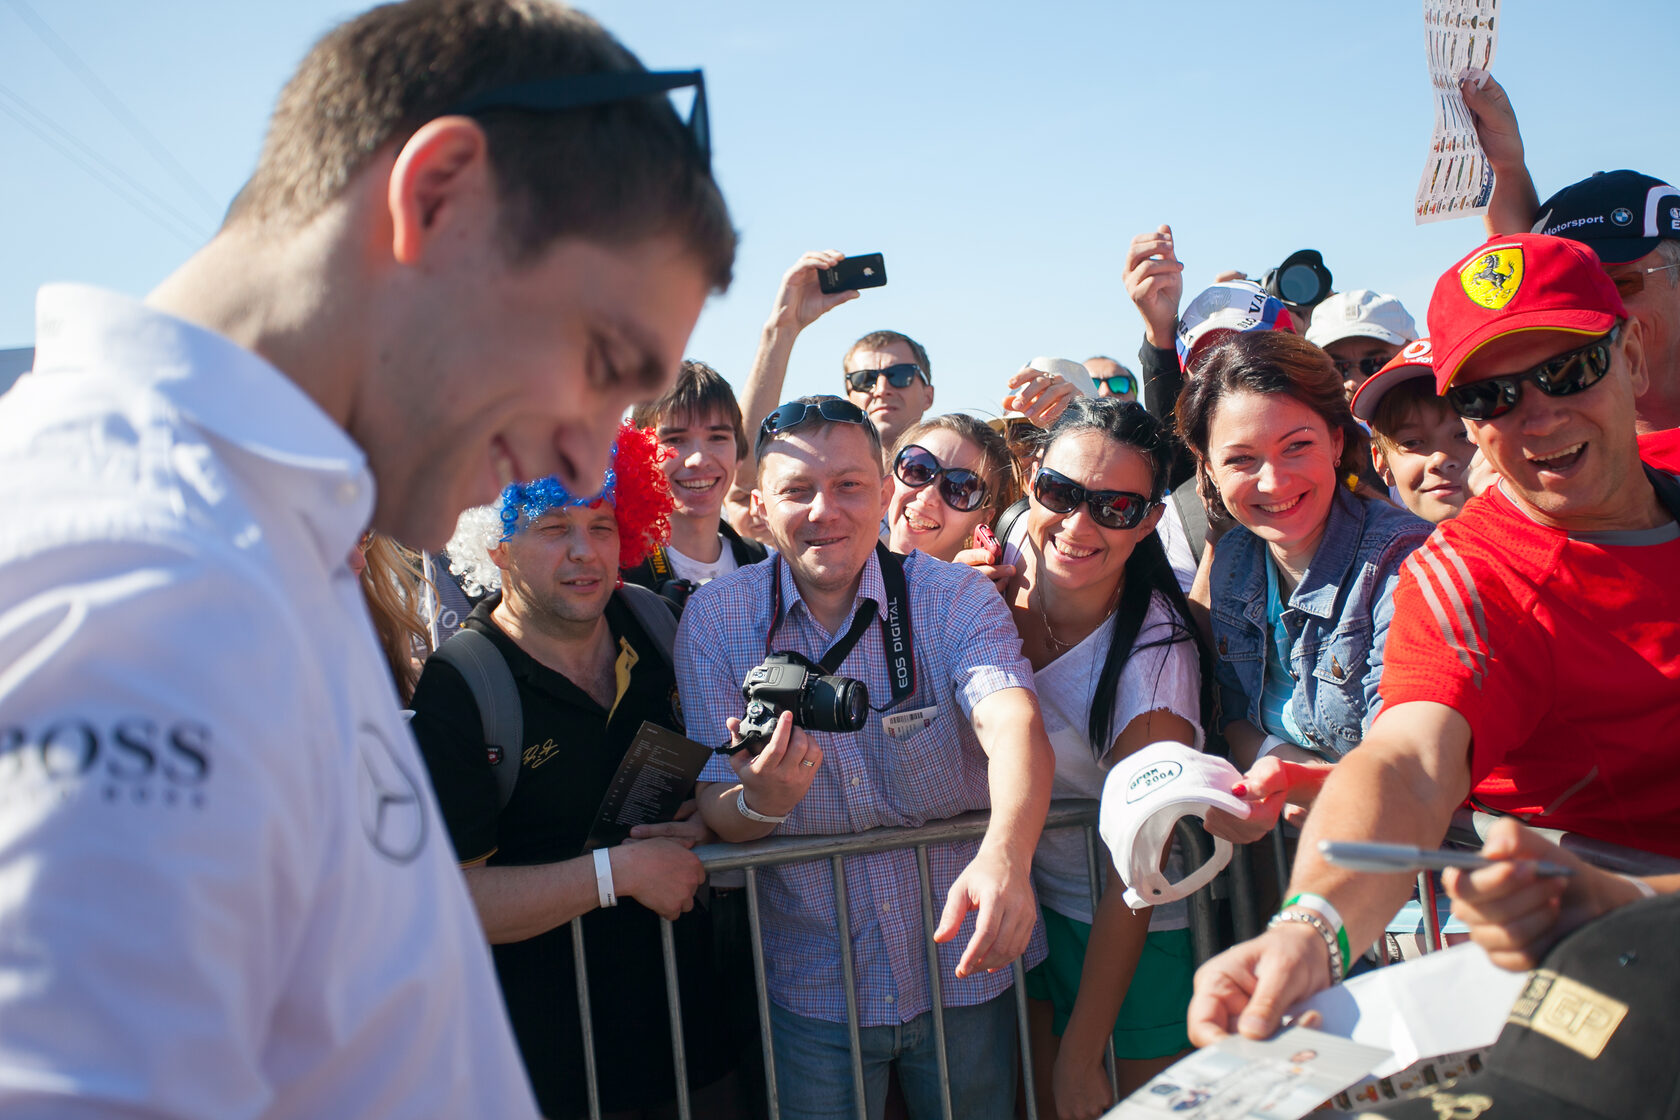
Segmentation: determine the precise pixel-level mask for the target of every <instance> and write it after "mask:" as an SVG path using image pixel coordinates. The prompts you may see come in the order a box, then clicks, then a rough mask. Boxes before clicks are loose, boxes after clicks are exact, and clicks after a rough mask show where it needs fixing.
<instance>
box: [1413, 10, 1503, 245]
mask: <svg viewBox="0 0 1680 1120" xmlns="http://www.w3.org/2000/svg"><path fill="white" fill-rule="evenodd" d="M1501 18H1502V17H1501V7H1500V0H1424V2H1423V34H1424V45H1425V57H1426V58H1427V59H1428V62H1429V84H1430V87H1431V90H1432V92H1433V95H1434V101H1435V131H1434V134H1433V136H1432V137H1431V138H1430V145H1429V158H1428V159H1427V160H1426V161H1425V162H1424V166H1423V175H1422V177H1421V178H1419V180H1418V189H1417V204H1416V217H1417V221H1418V224H1420V225H1421V224H1423V223H1424V222H1439V221H1445V220H1446V219H1448V218H1464V217H1469V216H1471V215H1477V214H1482V213H1484V212H1486V210H1487V205H1488V199H1489V198H1490V197H1491V196H1492V194H1493V169H1492V168H1491V167H1489V166H1488V162H1487V157H1486V156H1485V155H1484V154H1483V153H1482V146H1481V143H1480V142H1479V141H1478V140H1477V139H1476V126H1475V122H1474V121H1473V120H1472V119H1471V117H1470V110H1469V109H1468V108H1466V107H1465V105H1464V97H1463V95H1462V94H1461V93H1459V89H1458V79H1459V76H1460V75H1461V74H1463V73H1464V71H1465V70H1482V71H1485V70H1487V69H1488V68H1489V67H1490V66H1492V65H1493V56H1494V52H1495V51H1496V50H1497V49H1498V46H1499V24H1500V22H1501Z"/></svg>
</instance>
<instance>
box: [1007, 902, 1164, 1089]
mask: <svg viewBox="0 0 1680 1120" xmlns="http://www.w3.org/2000/svg"><path fill="white" fill-rule="evenodd" d="M1039 913H1041V914H1043V915H1044V933H1045V936H1046V938H1047V940H1048V941H1049V943H1050V955H1049V956H1047V957H1045V958H1044V960H1043V961H1042V962H1041V963H1040V964H1039V965H1038V967H1037V968H1033V969H1030V970H1029V971H1028V972H1027V995H1028V997H1030V998H1032V999H1044V1000H1049V1001H1050V1003H1051V1005H1052V1006H1053V1007H1054V1008H1055V1019H1054V1025H1053V1027H1052V1029H1053V1030H1054V1031H1055V1033H1056V1036H1057V1037H1060V1036H1061V1034H1062V1032H1063V1031H1065V1030H1067V1023H1068V1016H1069V1015H1071V1014H1072V1013H1073V1001H1074V998H1075V997H1076V996H1077V995H1078V994H1079V974H1080V971H1081V970H1082V969H1083V968H1084V967H1085V946H1086V944H1087V943H1088V942H1089V941H1090V940H1091V927H1090V925H1089V924H1088V923H1086V922H1080V921H1076V920H1074V919H1073V918H1070V917H1068V916H1067V915H1066V914H1059V913H1057V912H1056V911H1054V910H1048V909H1045V908H1044V907H1042V906H1041V907H1039ZM1195 972H1196V965H1195V956H1194V954H1193V952H1192V950H1191V946H1190V931H1189V930H1187V929H1169V930H1162V931H1160V932H1158V933H1151V934H1150V935H1149V936H1148V937H1146V938H1144V942H1143V953H1142V954H1141V955H1140V956H1139V957H1138V966H1137V971H1136V972H1135V973H1134V974H1133V975H1132V985H1131V987H1130V988H1128V989H1126V1000H1125V1002H1124V1003H1122V1004H1121V1005H1120V1017H1119V1018H1118V1019H1116V1020H1115V1021H1114V1056H1115V1057H1116V1058H1134V1059H1136V1058H1165V1057H1168V1056H1169V1055H1172V1054H1176V1053H1178V1052H1179V1051H1181V1050H1188V1049H1189V1048H1190V1036H1189V1035H1188V1034H1187V1033H1186V1030H1185V1016H1186V1012H1188V1010H1189V1008H1190V985H1191V981H1192V979H1193V978H1194V976H1195Z"/></svg>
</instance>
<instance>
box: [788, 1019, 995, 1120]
mask: <svg viewBox="0 0 1680 1120" xmlns="http://www.w3.org/2000/svg"><path fill="white" fill-rule="evenodd" d="M770 1029H771V1033H772V1035H773V1036H774V1042H775V1053H776V1087H777V1091H778V1095H779V1097H780V1099H781V1108H782V1116H783V1117H785V1118H786V1120H852V1117H854V1116H856V1115H857V1106H856V1105H855V1104H854V1103H853V1096H852V1050H851V1042H850V1040H849V1038H848V1037H847V1032H846V1024H844V1023H830V1022H828V1021H827V1020H825V1019H807V1018H806V1017H804V1016H803V1015H795V1014H794V1013H793V1012H791V1011H788V1010H787V1009H785V1008H783V1007H779V1006H777V1005H776V1004H775V1003H774V1002H772V1003H771V1004H770ZM1017 1030H1018V1028H1017V1026H1016V1020H1015V992H1014V991H1013V990H1010V991H1008V992H1005V993H1004V994H1003V995H1001V996H998V997H997V998H995V999H992V1000H990V1001H988V1002H986V1003H982V1004H979V1005H978V1006H975V1007H947V1008H946V1009H945V1047H946V1058H947V1063H948V1068H949V1069H950V1072H951V1115H953V1116H961V1117H964V1118H965V1120H970V1118H972V1120H1012V1118H1013V1116H1014V1115H1015V1063H1016V1053H1015V1039H1016V1031H1017ZM858 1042H859V1045H860V1046H861V1048H862V1052H863V1088H864V1096H865V1097H866V1098H867V1103H868V1105H869V1115H870V1117H872V1118H874V1120H879V1117H880V1116H881V1114H882V1112H883V1111H884V1109H885V1107H886V1100H887V1069H888V1067H889V1066H895V1065H896V1066H897V1067H898V1083H899V1085H900V1087H901V1088H903V1090H904V1098H905V1103H906V1104H907V1105H908V1106H909V1109H910V1116H911V1120H931V1118H933V1117H937V1116H938V1115H939V1114H940V1111H939V1050H938V1043H937V1041H936V1039H935V1037H934V1032H933V1012H931V1011H926V1012H923V1013H922V1014H920V1015H918V1016H916V1017H915V1018H914V1019H912V1020H910V1021H909V1022H908V1023H902V1024H900V1025H898V1026H894V1027H862V1028H860V1029H859V1030H858Z"/></svg>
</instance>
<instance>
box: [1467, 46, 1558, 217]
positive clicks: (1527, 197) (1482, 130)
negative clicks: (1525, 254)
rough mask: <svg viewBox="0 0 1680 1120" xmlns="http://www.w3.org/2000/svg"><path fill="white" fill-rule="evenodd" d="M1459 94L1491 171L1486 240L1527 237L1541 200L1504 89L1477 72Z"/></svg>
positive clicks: (1514, 116) (1468, 79)
mask: <svg viewBox="0 0 1680 1120" xmlns="http://www.w3.org/2000/svg"><path fill="white" fill-rule="evenodd" d="M1458 88H1459V91H1460V92H1461V93H1462V94H1463V95H1464V106H1465V108H1467V109H1469V110H1470V116H1471V117H1472V118H1473V119H1474V120H1475V122H1476V139H1477V140H1478V141H1480V142H1481V145H1482V153H1483V154H1484V155H1486V156H1487V161H1488V166H1490V167H1492V168H1493V196H1492V197H1491V198H1490V199H1488V209H1487V213H1486V214H1485V215H1483V219H1482V220H1483V221H1484V222H1485V223H1486V224H1487V232H1488V236H1489V237H1498V236H1500V235H1502V234H1508V233H1527V232H1528V231H1529V229H1530V228H1531V227H1532V226H1533V225H1534V219H1535V216H1536V215H1538V214H1539V212H1540V195H1539V194H1538V193H1537V192H1536V191H1535V189H1534V180H1533V178H1532V177H1530V175H1529V173H1528V164H1527V163H1526V162H1525V160H1524V157H1523V141H1522V133H1521V132H1520V131H1519V130H1518V129H1517V114H1516V110H1514V109H1512V108H1511V99H1510V98H1509V97H1507V96H1506V95H1505V87H1504V86H1502V85H1500V84H1499V83H1498V82H1496V81H1494V80H1493V76H1492V75H1491V74H1484V72H1482V71H1475V72H1473V73H1471V74H1467V75H1466V76H1465V77H1464V78H1462V79H1461V80H1460V81H1459V84H1458Z"/></svg>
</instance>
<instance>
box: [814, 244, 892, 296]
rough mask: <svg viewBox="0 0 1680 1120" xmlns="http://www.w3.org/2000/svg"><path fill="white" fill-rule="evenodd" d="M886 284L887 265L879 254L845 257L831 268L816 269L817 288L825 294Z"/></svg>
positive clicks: (853, 290)
mask: <svg viewBox="0 0 1680 1120" xmlns="http://www.w3.org/2000/svg"><path fill="white" fill-rule="evenodd" d="M886 282H887V264H886V260H885V258H883V257H882V256H881V254H880V253H865V254H864V255H862V256H859V257H846V258H845V259H844V260H842V261H840V263H839V264H837V265H835V266H834V267H833V268H819V269H817V287H819V288H821V289H822V290H823V292H824V293H825V294H829V295H832V294H833V293H835V292H855V291H858V290H860V289H863V288H880V287H883V286H885V285H886Z"/></svg>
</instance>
